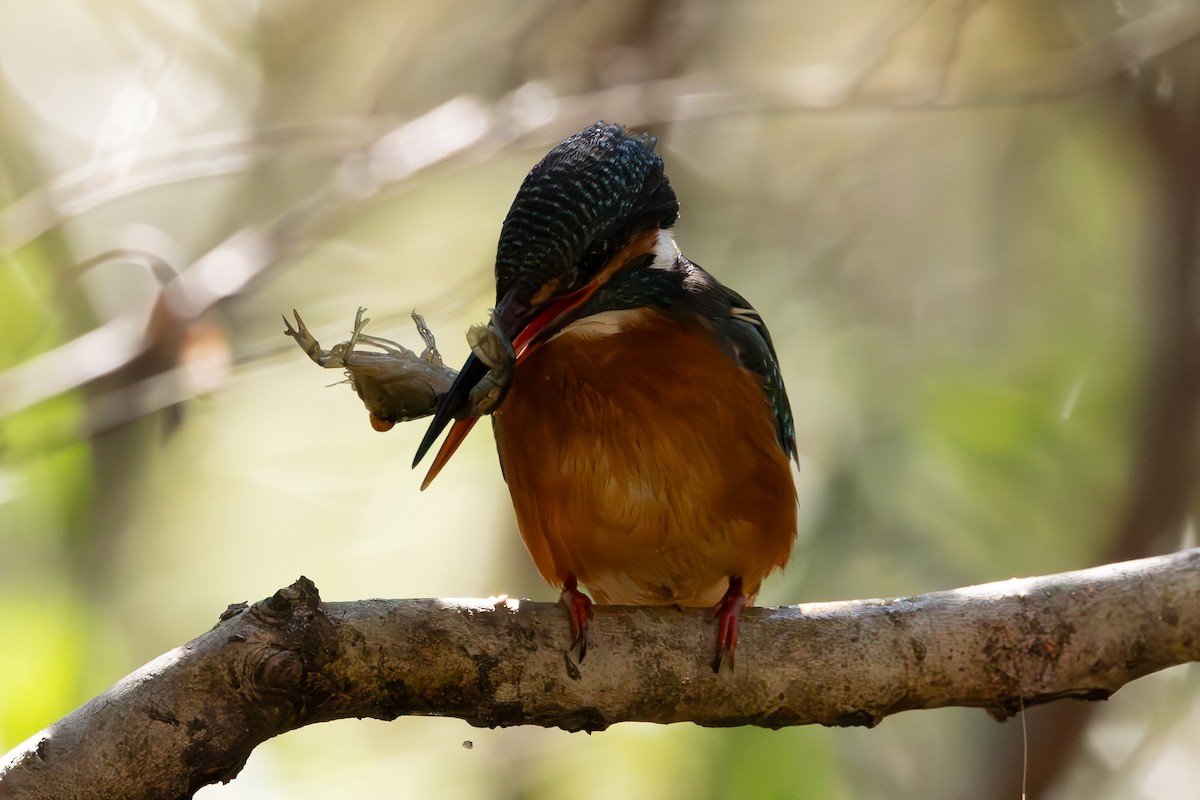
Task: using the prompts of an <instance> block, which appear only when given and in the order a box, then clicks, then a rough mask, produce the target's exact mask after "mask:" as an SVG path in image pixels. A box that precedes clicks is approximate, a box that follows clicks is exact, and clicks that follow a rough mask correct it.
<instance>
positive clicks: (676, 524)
mask: <svg viewBox="0 0 1200 800" xmlns="http://www.w3.org/2000/svg"><path fill="white" fill-rule="evenodd" d="M493 419H494V424H495V433H496V443H497V447H498V449H499V452H500V459H501V464H502V465H503V468H504V474H505V478H506V480H507V481H508V486H509V491H510V492H511V494H512V500H513V506H514V508H515V510H516V514H517V522H518V525H519V527H520V530H521V536H522V538H523V539H524V541H525V545H526V547H527V548H528V549H529V552H530V555H532V557H533V560H534V563H535V564H536V565H537V568H538V570H539V572H541V574H542V576H543V577H544V578H545V579H546V580H547V581H549V582H550V583H552V584H554V585H555V586H558V587H563V586H564V585H566V583H567V582H568V581H569V579H570V578H571V577H574V578H577V579H578V580H579V581H580V582H582V583H583V584H584V585H586V586H587V588H588V589H589V590H591V592H592V594H593V596H594V598H595V599H596V601H597V602H600V603H621V604H664V603H671V604H678V605H683V606H712V605H715V604H716V603H717V602H718V601H720V600H721V598H722V596H723V595H724V594H725V593H726V590H727V589H728V588H729V580H730V578H731V577H740V578H741V579H742V581H743V587H744V588H743V590H744V592H745V593H746V595H747V596H748V597H749V598H753V597H754V595H755V594H757V592H758V588H759V585H760V584H761V583H762V580H763V578H764V577H766V576H767V574H768V573H770V572H771V571H772V570H773V569H775V568H776V567H782V566H783V565H784V564H785V563H786V562H787V559H788V555H789V553H790V551H791V547H792V543H793V541H794V540H795V537H796V490H795V486H794V484H793V482H792V476H791V469H790V467H789V464H788V458H787V455H786V454H785V453H784V451H783V449H782V448H781V447H780V445H779V441H778V436H777V432H776V428H775V424H774V421H773V419H772V416H771V413H770V408H769V407H768V405H767V404H766V402H765V401H764V398H763V390H762V386H761V384H760V381H759V380H758V379H757V378H756V377H755V376H754V375H753V374H751V373H750V372H749V371H747V370H746V369H745V368H743V367H742V366H741V365H740V364H738V363H737V362H735V361H734V360H733V359H732V358H730V356H729V355H728V354H727V353H726V352H725V351H724V350H722V349H721V348H720V347H719V346H718V343H717V340H716V339H715V337H714V336H713V333H712V331H710V330H707V329H705V326H704V322H703V321H702V320H700V319H692V320H683V319H676V318H672V317H669V316H667V315H665V314H663V313H661V312H659V311H656V310H653V309H650V308H641V309H631V310H624V311H606V312H603V313H602V314H600V315H597V316H596V317H591V318H584V319H582V320H579V321H577V322H575V323H573V324H571V325H569V326H567V327H566V328H565V329H564V330H563V331H562V332H561V333H560V334H559V335H558V336H556V337H555V338H554V339H551V340H550V341H548V342H547V343H546V344H545V345H543V346H542V347H541V348H540V349H538V350H537V351H536V352H534V353H533V354H532V355H531V356H529V358H528V359H526V360H525V361H523V362H522V363H520V364H518V366H517V368H516V371H515V373H514V376H513V384H512V388H511V389H510V390H509V393H508V396H507V398H506V399H505V402H504V404H503V406H502V407H501V408H500V410H498V411H497V412H496V413H495V415H494V417H493Z"/></svg>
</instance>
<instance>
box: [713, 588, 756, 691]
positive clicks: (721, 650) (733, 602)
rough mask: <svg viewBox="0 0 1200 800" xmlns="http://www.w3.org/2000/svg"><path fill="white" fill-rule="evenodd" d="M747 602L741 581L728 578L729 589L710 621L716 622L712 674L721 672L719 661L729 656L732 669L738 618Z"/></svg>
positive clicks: (716, 606)
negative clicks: (715, 647)
mask: <svg viewBox="0 0 1200 800" xmlns="http://www.w3.org/2000/svg"><path fill="white" fill-rule="evenodd" d="M747 602H749V601H748V599H747V598H746V594H745V593H744V592H743V591H742V579H741V578H730V579H729V589H728V591H726V592H725V596H724V597H722V598H721V599H720V601H718V602H717V604H716V605H715V606H714V607H713V610H712V617H711V618H712V619H715V620H717V655H716V657H715V658H714V659H713V662H712V668H713V672H720V671H721V661H722V660H723V659H724V657H725V654H726V653H728V654H729V668H730V669H733V656H734V653H735V652H737V638H738V618H739V617H740V616H741V613H742V609H743V608H745V607H746V603H747Z"/></svg>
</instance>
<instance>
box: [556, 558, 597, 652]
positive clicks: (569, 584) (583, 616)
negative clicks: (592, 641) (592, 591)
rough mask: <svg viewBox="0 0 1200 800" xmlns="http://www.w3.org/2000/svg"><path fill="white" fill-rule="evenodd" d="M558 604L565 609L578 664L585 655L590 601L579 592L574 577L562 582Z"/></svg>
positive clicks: (590, 612) (590, 616) (590, 607)
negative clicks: (577, 654)
mask: <svg viewBox="0 0 1200 800" xmlns="http://www.w3.org/2000/svg"><path fill="white" fill-rule="evenodd" d="M558 602H560V603H562V604H563V605H564V606H566V607H567V618H568V619H569V620H570V622H571V649H572V650H574V649H575V648H576V647H578V648H579V662H580V663H581V664H582V663H583V657H584V656H586V655H587V629H588V622H590V621H591V619H592V599H591V598H590V597H588V596H587V595H586V594H584V593H583V592H581V591H579V583H578V582H577V581H576V580H575V578H574V577H568V578H567V579H566V580H565V581H563V590H562V594H561V595H559V598H558Z"/></svg>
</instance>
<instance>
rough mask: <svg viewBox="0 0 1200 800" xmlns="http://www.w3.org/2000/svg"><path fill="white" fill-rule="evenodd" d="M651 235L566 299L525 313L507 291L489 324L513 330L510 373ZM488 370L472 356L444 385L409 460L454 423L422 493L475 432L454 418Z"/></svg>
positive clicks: (645, 234) (651, 235) (468, 422)
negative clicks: (447, 388) (513, 355)
mask: <svg viewBox="0 0 1200 800" xmlns="http://www.w3.org/2000/svg"><path fill="white" fill-rule="evenodd" d="M657 236H658V230H657V229H652V230H647V231H642V232H641V233H640V234H639V235H637V236H634V237H633V238H632V239H631V240H630V241H629V243H628V244H626V245H625V247H623V248H622V249H621V251H620V252H619V253H617V254H616V256H614V257H613V258H611V259H609V261H608V263H607V264H605V265H604V267H603V268H602V269H600V270H599V271H598V272H597V273H596V274H595V275H594V276H593V277H592V279H591V280H590V281H589V282H588V283H586V284H584V285H583V286H582V287H580V288H578V289H576V290H574V291H572V292H568V293H567V294H564V295H559V296H557V297H551V298H550V299H549V300H547V301H546V302H545V303H543V304H541V305H540V306H533V307H532V308H531V307H530V306H529V304H528V303H526V302H525V301H524V300H521V299H518V298H517V297H516V295H515V294H514V293H513V292H509V294H507V295H505V296H504V297H503V298H502V299H501V300H500V303H499V304H498V305H497V306H496V314H495V316H494V318H493V322H492V324H493V325H495V326H496V327H497V328H498V329H499V330H500V332H501V333H502V334H504V335H506V336H508V335H510V333H509V332H510V331H514V330H515V331H516V335H515V336H512V345H513V351H514V352H515V353H516V357H517V359H516V364H514V369H515V368H516V366H517V365H519V364H520V363H521V362H522V361H524V360H525V359H526V358H528V357H529V356H530V355H531V354H532V353H533V351H535V350H536V349H537V348H538V347H539V346H541V345H542V344H543V343H544V342H546V341H547V340H548V339H549V338H550V337H551V336H552V335H553V334H554V333H556V332H557V331H558V328H559V326H558V325H557V324H556V323H557V322H558V321H559V320H561V319H563V317H565V316H566V315H567V314H569V313H571V312H572V311H574V310H576V309H577V308H579V307H580V306H582V305H583V304H584V303H586V302H587V301H588V299H589V298H591V296H592V295H593V294H595V293H596V290H597V289H599V288H600V287H601V286H603V285H604V284H605V282H607V281H608V279H609V278H611V277H612V276H613V274H614V273H616V272H617V271H618V270H619V269H620V268H621V267H623V266H625V265H626V264H627V263H629V261H630V260H631V259H633V258H634V257H636V256H638V255H641V254H642V253H645V252H647V250H648V249H652V248H653V246H654V241H655V240H656V238H657ZM488 371H489V370H488V366H487V365H486V364H484V363H483V361H482V360H481V359H480V358H479V357H478V356H476V355H475V354H474V353H472V354H471V355H469V356H467V360H466V362H465V363H464V364H463V368H462V370H461V371H460V372H459V373H458V377H457V378H455V379H454V383H453V384H451V385H450V391H448V392H446V394H445V396H444V397H442V402H441V403H440V404H439V405H438V409H437V411H436V412H435V413H434V415H433V421H432V422H430V423H429V430H427V431H425V438H423V439H422V440H421V444H420V446H419V447H417V455H416V457H414V458H413V467H416V466H417V464H419V463H421V459H422V458H424V457H425V454H426V453H427V452H429V449H430V448H431V447H432V446H433V443H434V441H435V440H436V439H437V437H438V435H439V434H441V432H442V431H443V430H444V429H445V427H446V426H447V425H448V424H449V423H450V420H452V419H454V420H455V421H454V424H453V425H451V426H450V433H449V434H447V435H446V439H445V441H443V442H442V446H441V448H440V449H439V450H438V452H437V455H436V456H435V457H434V459H433V463H432V464H431V465H430V466H429V472H428V473H426V475H425V480H424V481H422V482H421V489H422V490H424V489H425V487H426V486H428V485H429V484H430V483H431V482H432V481H433V479H434V478H436V477H437V474H438V473H439V472H441V470H442V467H444V466H445V465H446V462H447V461H449V460H450V456H452V455H454V451H455V450H457V449H458V446H459V445H460V444H462V441H463V439H465V438H466V437H467V434H468V433H470V432H471V428H473V427H475V423H476V422H478V421H479V417H477V416H464V417H462V418H460V419H455V417H458V416H459V415H460V414H464V413H466V412H467V411H468V403H469V402H470V396H471V390H472V389H474V388H475V387H476V386H477V385H478V384H479V382H480V381H481V380H483V379H484V377H485V376H486V375H487V374H488Z"/></svg>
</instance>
